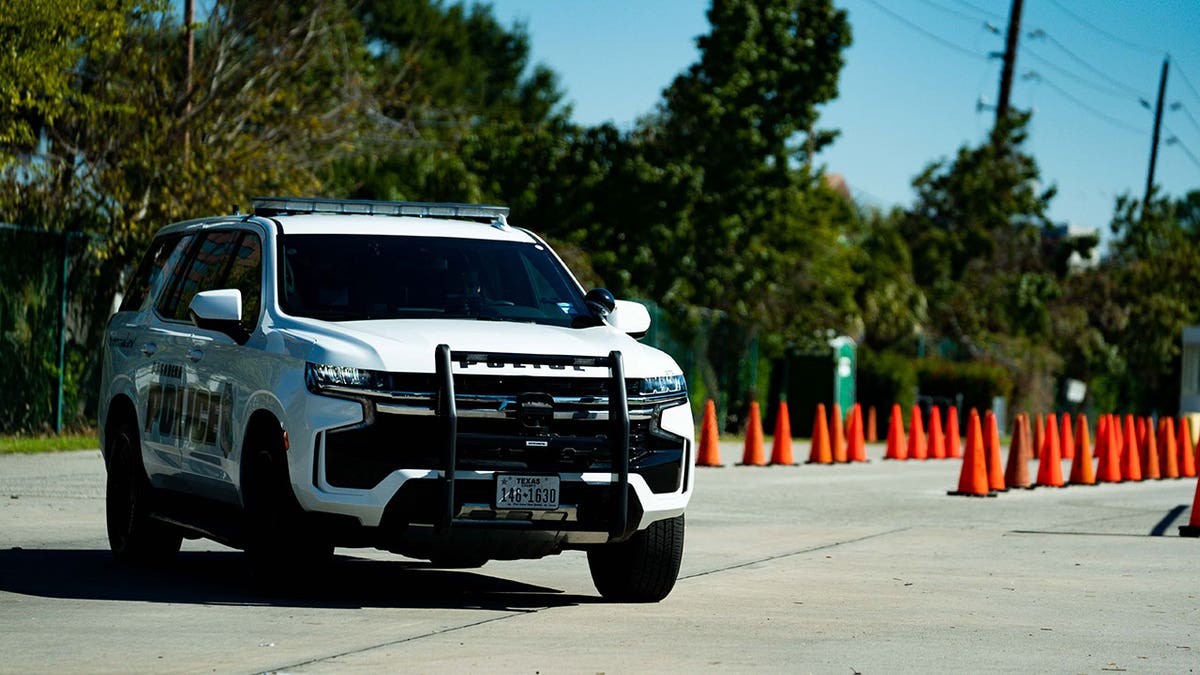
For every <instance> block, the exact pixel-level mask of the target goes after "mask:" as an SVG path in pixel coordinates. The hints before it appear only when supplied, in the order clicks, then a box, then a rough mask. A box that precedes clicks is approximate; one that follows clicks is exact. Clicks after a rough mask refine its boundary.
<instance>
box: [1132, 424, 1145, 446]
mask: <svg viewBox="0 0 1200 675" xmlns="http://www.w3.org/2000/svg"><path fill="white" fill-rule="evenodd" d="M1133 429H1134V431H1136V432H1137V447H1138V452H1139V453H1141V454H1142V455H1145V454H1146V453H1145V452H1143V451H1144V450H1145V449H1146V418H1145V417H1135V418H1134V419H1133Z"/></svg>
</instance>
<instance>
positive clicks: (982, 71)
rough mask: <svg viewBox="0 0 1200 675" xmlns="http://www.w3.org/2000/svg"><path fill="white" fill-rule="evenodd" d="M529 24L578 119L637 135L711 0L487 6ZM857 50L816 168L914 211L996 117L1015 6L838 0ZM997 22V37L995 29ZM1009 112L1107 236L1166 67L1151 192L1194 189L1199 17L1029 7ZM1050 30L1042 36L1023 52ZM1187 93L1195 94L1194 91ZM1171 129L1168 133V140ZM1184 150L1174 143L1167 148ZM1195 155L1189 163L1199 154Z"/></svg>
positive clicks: (1047, 169) (1173, 1)
mask: <svg viewBox="0 0 1200 675" xmlns="http://www.w3.org/2000/svg"><path fill="white" fill-rule="evenodd" d="M491 4H492V5H493V8H494V11H495V14H496V16H497V18H498V19H499V20H500V21H501V22H502V23H504V24H506V25H507V24H511V23H512V22H514V21H521V22H524V23H525V24H526V25H527V27H528V30H529V33H530V36H531V39H532V45H533V57H534V60H535V61H537V62H541V63H544V64H545V65H547V66H549V67H551V68H552V69H554V70H555V71H556V72H558V74H559V76H560V78H561V83H562V86H563V88H564V89H565V90H566V94H567V99H568V100H569V101H570V102H571V103H572V105H573V106H574V117H575V120H576V121H577V122H579V123H582V124H596V123H599V122H603V121H606V120H610V121H613V122H615V123H617V124H618V126H621V127H624V128H627V127H628V126H630V125H631V124H632V123H633V122H634V120H636V119H637V118H638V117H640V116H641V115H643V114H645V113H647V112H649V111H650V110H651V109H652V108H653V107H654V106H655V104H656V103H657V102H658V101H659V97H660V94H661V92H662V90H663V88H664V87H666V86H667V85H668V84H669V83H670V82H671V80H672V79H673V78H674V77H675V76H676V75H677V74H678V73H680V72H681V71H683V70H685V69H686V68H687V67H688V66H689V65H690V64H691V63H693V62H695V60H696V59H697V55H698V52H697V50H696V46H695V38H696V37H697V36H699V35H702V34H704V33H706V32H708V21H707V19H706V16H705V14H706V12H707V10H708V2H705V1H703V0H642V1H640V2H639V1H637V0H492V2H491ZM836 4H837V6H839V7H841V8H843V9H846V10H847V11H848V12H849V17H850V24H851V27H852V30H853V35H854V44H853V45H852V46H851V47H850V49H849V50H847V52H846V54H845V59H846V65H845V67H844V68H843V70H842V73H841V78H840V84H839V88H840V95H839V97H838V98H837V99H836V100H835V101H832V102H830V103H829V104H827V105H825V106H824V107H823V108H822V110H821V120H820V124H819V125H820V126H822V127H824V128H836V129H840V130H841V136H840V137H839V138H838V140H837V141H836V142H835V143H834V144H833V146H832V147H830V148H828V149H827V150H825V151H824V153H822V155H821V157H820V158H819V162H820V163H822V164H823V165H824V166H825V168H826V170H827V171H830V172H836V173H840V174H843V175H844V176H845V177H846V180H847V182H848V183H849V184H850V187H851V189H852V191H853V192H854V193H855V195H856V197H857V198H859V199H860V200H862V201H864V202H866V203H870V204H876V205H879V206H883V207H887V206H891V205H901V206H903V205H908V204H911V202H912V199H913V190H912V187H911V184H912V178H913V177H914V176H915V175H916V174H917V173H919V172H920V171H921V170H922V169H923V168H924V167H925V166H926V165H927V164H929V163H930V162H932V161H934V160H937V159H940V158H947V157H952V156H953V155H954V153H955V152H956V151H957V149H958V148H959V146H961V145H963V144H964V143H970V144H977V143H979V142H980V141H981V140H982V139H984V138H985V137H986V135H987V132H988V130H989V129H990V128H991V125H992V122H993V119H994V113H993V112H991V111H989V110H986V109H985V110H983V111H982V112H979V111H977V109H976V104H977V103H978V102H979V101H980V99H981V97H982V99H983V100H984V103H985V104H986V103H995V101H996V96H997V90H998V85H999V78H1000V65H1001V64H1000V60H999V59H998V58H989V57H988V54H989V53H990V52H1001V51H1003V49H1004V36H1003V32H1004V29H1005V27H1006V26H1007V20H1008V10H1009V4H1010V3H1009V1H1008V0H836ZM987 22H991V23H992V24H993V25H994V26H995V27H996V28H997V29H998V31H999V33H998V34H997V33H994V32H992V31H990V30H989V29H988V28H987V27H986V25H985V24H986V23H987ZM1022 25H1023V28H1024V30H1023V31H1022V36H1021V50H1020V52H1019V57H1018V60H1017V67H1016V73H1017V77H1016V79H1015V83H1014V87H1013V94H1012V101H1013V105H1015V106H1017V107H1019V108H1021V109H1032V110H1033V111H1034V117H1033V123H1032V127H1031V130H1030V131H1031V135H1030V141H1029V144H1028V150H1029V151H1030V152H1031V153H1032V154H1033V155H1034V157H1035V158H1036V160H1037V161H1038V163H1039V165H1040V167H1041V171H1042V178H1043V181H1044V182H1045V183H1046V184H1051V183H1053V184H1056V185H1057V187H1058V196H1057V197H1056V198H1055V199H1054V201H1053V202H1052V206H1051V212H1050V215H1051V217H1052V218H1053V219H1054V220H1056V221H1058V222H1064V223H1065V222H1070V223H1072V224H1075V225H1079V226H1083V227H1091V228H1098V229H1100V230H1101V231H1102V233H1103V234H1104V235H1107V230H1108V223H1109V221H1110V219H1111V216H1112V211H1113V202H1114V200H1115V198H1116V197H1117V196H1118V195H1120V194H1122V193H1125V192H1129V193H1132V194H1134V195H1136V196H1138V197H1140V196H1141V194H1142V192H1143V191H1144V190H1145V184H1146V171H1147V168H1148V165H1149V156H1150V144H1151V131H1152V126H1153V114H1152V111H1150V110H1147V109H1145V108H1143V107H1142V106H1141V105H1140V104H1139V102H1138V99H1139V98H1145V99H1146V100H1147V101H1149V102H1150V103H1151V104H1153V102H1154V99H1155V97H1156V95H1157V87H1158V79H1159V74H1160V70H1161V68H1162V60H1163V57H1164V55H1165V54H1166V53H1168V52H1169V53H1170V57H1171V71H1170V77H1169V78H1168V85H1167V102H1168V103H1174V102H1179V103H1180V104H1181V106H1179V107H1178V108H1177V109H1176V110H1169V111H1167V112H1166V113H1165V114H1164V126H1165V127H1166V129H1165V130H1164V132H1163V143H1162V144H1161V145H1160V148H1159V158H1158V167H1157V170H1156V176H1155V182H1156V183H1157V184H1158V185H1159V186H1160V187H1161V188H1162V189H1164V190H1165V191H1166V192H1168V193H1170V194H1174V195H1181V194H1183V193H1184V192H1187V191H1188V190H1193V189H1200V2H1196V1H1195V0H1154V1H1152V2H1121V1H1119V0H1026V2H1025V9H1024V14H1023V17H1022ZM1038 29H1040V30H1041V31H1043V33H1044V36H1042V37H1037V38H1034V37H1029V33H1030V32H1031V31H1035V30H1038ZM1185 78H1186V79H1185ZM1168 130H1169V131H1168ZM1171 136H1175V137H1177V138H1178V142H1175V143H1173V144H1167V143H1166V140H1167V139H1168V138H1169V137H1171ZM1188 153H1190V156H1189V154H1188Z"/></svg>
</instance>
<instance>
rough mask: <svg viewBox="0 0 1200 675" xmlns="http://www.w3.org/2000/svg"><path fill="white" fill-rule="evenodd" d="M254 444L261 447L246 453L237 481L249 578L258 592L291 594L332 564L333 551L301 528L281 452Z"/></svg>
mask: <svg viewBox="0 0 1200 675" xmlns="http://www.w3.org/2000/svg"><path fill="white" fill-rule="evenodd" d="M256 440H257V441H258V442H259V443H262V444H263V445H264V446H267V447H259V448H255V449H250V450H248V452H247V455H246V457H245V458H244V461H245V462H246V466H245V473H244V478H243V490H244V491H245V495H244V498H245V517H246V529H245V536H246V540H245V549H246V554H247V557H248V558H249V561H250V570H251V574H252V576H253V578H254V581H255V582H256V583H257V584H258V585H259V586H260V587H262V588H263V589H264V590H268V591H291V590H296V589H297V588H299V587H300V584H301V583H302V582H304V581H305V580H306V579H307V578H308V577H311V576H312V574H313V573H314V572H316V571H318V570H319V569H320V568H321V567H323V566H324V565H326V564H328V563H329V562H330V561H331V560H332V559H333V545H332V544H331V543H330V542H329V541H328V540H326V539H325V538H323V537H322V536H321V535H320V533H319V532H313V531H312V530H311V528H309V527H308V526H307V524H306V522H305V520H304V517H303V512H302V510H301V508H300V504H299V503H298V502H297V501H296V497H295V494H294V493H293V492H292V487H291V485H290V483H289V481H288V472H287V463H286V462H287V460H286V456H285V455H284V454H283V449H282V447H281V446H280V447H270V444H269V443H268V442H266V441H264V440H263V439H261V438H260V439H256ZM273 442H274V439H272V441H271V443H273ZM275 445H277V446H278V445H280V444H278V443H275Z"/></svg>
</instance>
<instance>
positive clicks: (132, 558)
mask: <svg viewBox="0 0 1200 675" xmlns="http://www.w3.org/2000/svg"><path fill="white" fill-rule="evenodd" d="M105 454H106V459H107V462H106V464H107V468H108V479H107V484H106V485H105V491H104V510H105V520H106V521H107V524H108V545H109V547H110V548H111V549H112V552H113V555H114V556H115V557H116V558H117V560H120V561H121V562H130V563H162V562H166V561H168V560H170V559H171V558H172V557H174V556H175V554H177V553H179V546H180V544H181V543H182V541H183V537H182V535H181V534H180V532H179V531H178V530H177V529H175V528H174V527H171V526H170V525H168V524H166V523H162V522H159V521H156V520H154V519H153V518H152V517H151V515H150V514H151V512H152V507H153V499H154V489H153V488H152V487H151V486H150V480H149V479H148V478H147V477H146V470H145V469H144V468H143V466H142V455H141V442H140V439H139V438H138V433H137V428H136V427H135V426H134V425H132V424H130V423H129V422H128V421H126V422H121V423H120V424H118V425H117V427H116V428H115V429H114V430H113V431H112V434H111V436H109V442H108V451H107V452H106V453H105Z"/></svg>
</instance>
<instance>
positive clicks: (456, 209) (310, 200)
mask: <svg viewBox="0 0 1200 675" xmlns="http://www.w3.org/2000/svg"><path fill="white" fill-rule="evenodd" d="M251 203H252V205H253V206H254V212H255V213H256V214H257V215H260V216H274V215H280V214H296V213H338V214H345V215H350V214H354V215H367V216H416V217H418V218H470V219H486V220H493V221H497V222H500V223H502V224H505V225H507V217H508V207H507V206H489V205H486V204H453V203H434V202H377V201H371V200H366V199H322V198H319V197H255V198H254V199H253V200H252V202H251Z"/></svg>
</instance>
